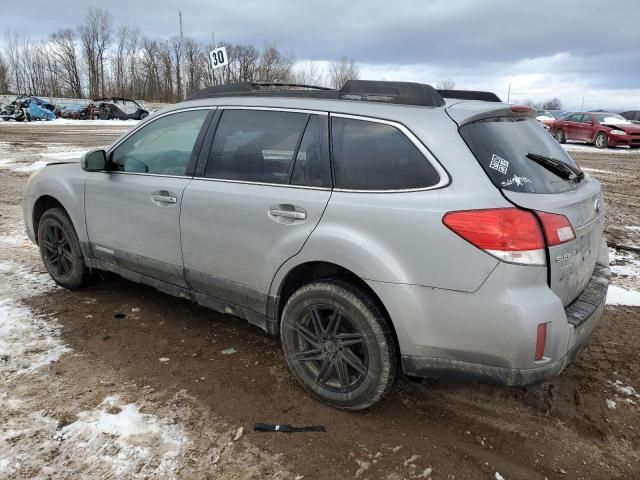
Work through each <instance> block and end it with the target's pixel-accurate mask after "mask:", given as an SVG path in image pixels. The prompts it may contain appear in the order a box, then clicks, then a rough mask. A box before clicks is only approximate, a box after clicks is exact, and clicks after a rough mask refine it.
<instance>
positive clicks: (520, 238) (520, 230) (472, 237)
mask: <svg viewBox="0 0 640 480" xmlns="http://www.w3.org/2000/svg"><path fill="white" fill-rule="evenodd" d="M442 222H443V223H444V224H445V225H446V226H447V227H449V228H450V229H451V230H453V231H454V232H455V233H457V234H458V235H460V236H461V237H462V238H464V239H465V240H466V241H467V242H469V243H471V244H473V245H475V246H476V247H478V248H480V249H482V250H484V251H485V252H487V253H489V254H491V255H493V256H495V257H497V258H499V259H500V260H503V261H505V262H510V263H518V264H524V265H545V264H546V255H545V243H544V238H543V236H542V231H541V230H540V225H539V223H538V220H537V219H536V217H535V216H534V215H533V214H532V213H530V212H527V211H525V210H520V209H518V208H496V209H489V210H464V211H458V212H449V213H447V214H446V215H445V216H444V217H443V219H442Z"/></svg>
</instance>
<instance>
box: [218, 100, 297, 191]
mask: <svg viewBox="0 0 640 480" xmlns="http://www.w3.org/2000/svg"><path fill="white" fill-rule="evenodd" d="M307 117H308V115H307V114H304V113H291V112H277V111H267V110H225V111H224V112H223V113H222V118H221V119H220V122H219V123H218V128H217V130H216V134H215V138H214V140H213V148H212V149H211V154H210V156H209V160H208V162H207V168H206V171H205V176H206V177H209V178H221V179H230V180H244V181H249V182H262V183H283V184H286V183H289V178H290V176H291V168H292V167H293V159H294V155H295V152H296V149H297V147H298V143H299V142H300V140H301V137H302V133H303V131H304V128H305V125H306V123H307Z"/></svg>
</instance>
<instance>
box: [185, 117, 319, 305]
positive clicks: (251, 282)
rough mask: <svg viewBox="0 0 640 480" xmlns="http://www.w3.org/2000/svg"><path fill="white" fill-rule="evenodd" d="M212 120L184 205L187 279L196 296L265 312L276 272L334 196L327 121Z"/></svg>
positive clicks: (258, 118) (313, 225) (290, 118)
mask: <svg viewBox="0 0 640 480" xmlns="http://www.w3.org/2000/svg"><path fill="white" fill-rule="evenodd" d="M216 120H217V127H216V130H215V136H214V138H213V141H212V142H211V143H210V144H209V145H208V146H207V147H206V148H208V149H209V151H208V152H204V150H205V147H203V155H202V157H205V156H206V158H207V160H206V168H202V171H201V172H196V177H195V178H194V179H193V181H192V182H191V183H190V184H189V186H188V187H187V188H186V190H185V193H184V198H183V201H182V214H181V218H180V229H181V233H182V250H183V258H184V266H185V274H186V277H187V280H188V282H189V284H190V286H191V287H192V288H193V289H194V290H196V292H198V293H199V294H204V295H206V296H208V297H213V298H217V299H220V300H223V301H224V302H226V304H233V305H237V306H240V307H243V308H248V309H250V310H252V311H255V312H257V313H260V314H265V313H266V308H267V307H266V305H267V294H268V292H269V287H270V284H271V281H272V280H273V277H274V275H275V273H276V271H277V270H278V268H279V267H280V266H281V265H282V264H283V263H284V262H285V261H286V260H288V259H289V258H291V257H292V256H294V255H296V254H297V253H298V252H299V251H300V249H301V248H302V246H303V245H304V243H305V241H306V240H307V238H308V237H309V235H310V234H311V232H312V231H313V229H314V228H315V226H316V225H317V224H318V221H319V220H320V218H321V216H322V214H323V212H324V210H325V207H326V205H327V202H328V201H329V197H330V196H331V168H330V161H329V141H328V138H329V136H328V116H327V115H326V114H325V113H322V112H306V111H290V110H288V111H284V110H277V109H275V110H274V109H271V110H265V109H247V108H225V109H224V110H222V111H221V112H220V113H219V114H218V117H217V119H216ZM216 120H214V122H215V121H216ZM200 168H201V165H199V166H198V170H200ZM199 173H201V175H200V177H198V174H199Z"/></svg>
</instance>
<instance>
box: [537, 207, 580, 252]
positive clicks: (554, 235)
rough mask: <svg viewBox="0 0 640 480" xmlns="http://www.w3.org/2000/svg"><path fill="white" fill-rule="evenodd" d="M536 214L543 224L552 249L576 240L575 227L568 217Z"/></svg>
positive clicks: (553, 214) (548, 243) (544, 213)
mask: <svg viewBox="0 0 640 480" xmlns="http://www.w3.org/2000/svg"><path fill="white" fill-rule="evenodd" d="M536 214H537V215H538V218H539V219H540V223H541V224H542V229H543V230H544V235H545V237H546V239H547V245H549V246H550V247H552V246H554V245H561V244H563V243H567V242H570V241H571V240H575V238H576V233H575V232H574V231H573V227H572V226H571V223H569V220H568V219H567V217H565V216H564V215H559V214H557V213H547V212H536Z"/></svg>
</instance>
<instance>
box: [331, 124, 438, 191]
mask: <svg viewBox="0 0 640 480" xmlns="http://www.w3.org/2000/svg"><path fill="white" fill-rule="evenodd" d="M331 136H332V146H333V166H334V172H335V186H336V188H344V189H349V190H405V189H413V188H426V187H429V186H432V185H435V184H437V183H438V180H439V177H438V174H437V173H436V171H435V170H434V168H433V167H432V166H431V164H430V163H429V161H428V160H427V159H426V158H425V157H424V155H422V153H421V152H420V150H418V148H417V147H416V146H415V145H414V144H413V143H412V142H411V140H409V139H408V138H407V136H406V135H405V134H404V133H402V132H401V131H400V130H398V129H397V128H396V127H393V126H391V125H387V124H384V123H378V122H371V121H366V120H355V119H350V118H341V117H333V118H332V120H331Z"/></svg>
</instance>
